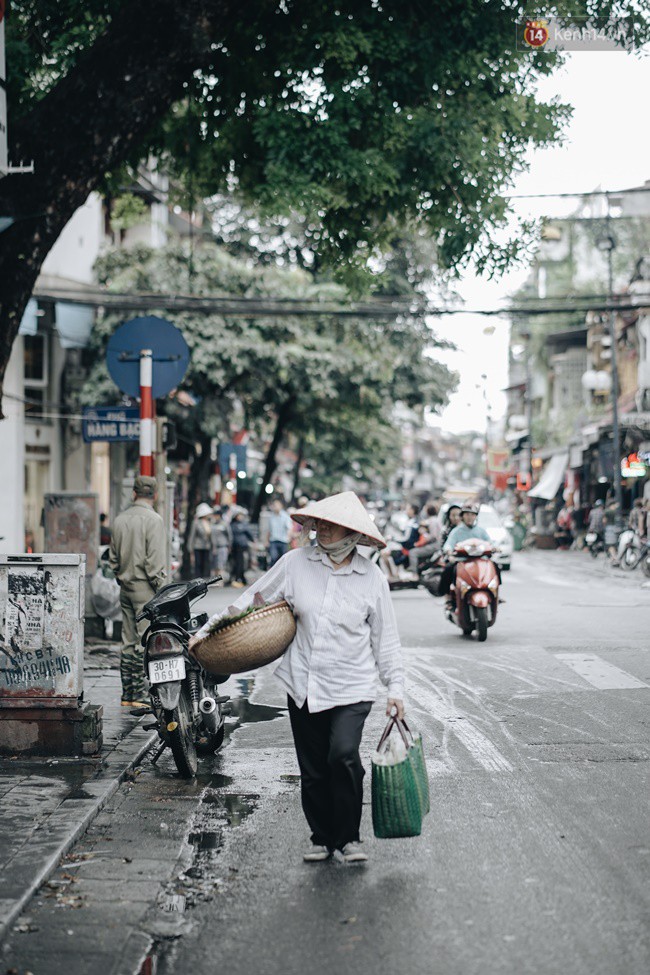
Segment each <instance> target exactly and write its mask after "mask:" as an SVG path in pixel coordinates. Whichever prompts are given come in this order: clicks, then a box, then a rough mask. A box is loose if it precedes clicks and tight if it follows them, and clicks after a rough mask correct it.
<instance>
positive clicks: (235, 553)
mask: <svg viewBox="0 0 650 975" xmlns="http://www.w3.org/2000/svg"><path fill="white" fill-rule="evenodd" d="M246 551H247V550H246V549H245V548H242V547H241V545H233V547H232V576H233V579H236V580H237V582H243V583H244V585H246V576H245V574H244V573H245V569H246Z"/></svg>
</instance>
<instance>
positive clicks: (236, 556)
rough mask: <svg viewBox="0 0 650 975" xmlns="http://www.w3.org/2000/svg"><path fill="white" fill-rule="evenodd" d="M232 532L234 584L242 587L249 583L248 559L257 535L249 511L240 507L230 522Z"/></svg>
mask: <svg viewBox="0 0 650 975" xmlns="http://www.w3.org/2000/svg"><path fill="white" fill-rule="evenodd" d="M230 530H231V532H232V562H233V570H232V576H233V577H232V585H233V586H234V587H235V589H241V587H242V586H245V585H247V582H246V560H247V557H248V552H249V549H250V545H251V542H253V541H255V537H254V535H253V532H252V530H251V526H250V524H249V522H248V513H247V512H246V511H244V510H243V508H239V509H238V510H237V511H236V513H235V515H234V517H233V520H232V522H231V524H230Z"/></svg>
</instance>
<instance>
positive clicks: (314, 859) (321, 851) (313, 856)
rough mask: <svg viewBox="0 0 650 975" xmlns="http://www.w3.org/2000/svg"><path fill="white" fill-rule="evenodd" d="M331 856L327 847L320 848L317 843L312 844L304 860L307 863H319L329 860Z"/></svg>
mask: <svg viewBox="0 0 650 975" xmlns="http://www.w3.org/2000/svg"><path fill="white" fill-rule="evenodd" d="M331 855H332V854H331V853H330V851H329V850H328V849H327V847H326V846H318V844H317V843H312V845H311V847H310V848H309V849H308V850H307V852H306V853H304V854H303V860H304V861H305V863H319V862H320V861H321V860H329V858H330V857H331Z"/></svg>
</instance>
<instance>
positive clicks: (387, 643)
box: [197, 548, 404, 712]
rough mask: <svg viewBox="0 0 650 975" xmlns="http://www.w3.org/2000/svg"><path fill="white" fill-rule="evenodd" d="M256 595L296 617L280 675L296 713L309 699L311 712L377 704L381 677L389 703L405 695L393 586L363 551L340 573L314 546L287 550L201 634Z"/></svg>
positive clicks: (210, 621) (250, 602)
mask: <svg viewBox="0 0 650 975" xmlns="http://www.w3.org/2000/svg"><path fill="white" fill-rule="evenodd" d="M256 593H260V595H261V596H262V598H263V599H264V601H265V602H266V603H272V602H276V601H277V600H279V599H286V601H287V603H288V604H289V606H290V607H291V609H292V611H293V613H294V616H295V617H296V635H295V638H294V640H293V641H292V643H291V644H290V645H289V647H288V649H287V651H286V652H285V654H284V656H283V657H282V660H281V662H280V665H279V666H278V667H277V669H276V671H275V676H276V677H277V678H278V679H279V680H280V682H281V683H282V684H283V685H284V687H285V688H286V690H287V692H288V693H289V694H290V695H291V697H292V698H293V699H294V701H295V702H296V704H297V705H298V707H302V706H303V704H304V703H305V701H308V702H309V710H310V711H311V712H317V711H325V710H327V709H328V708H333V707H337V706H338V705H341V704H355V703H357V702H359V701H374V699H375V696H376V691H377V682H376V678H377V676H379V678H380V680H381V681H382V683H383V684H385V685H386V686H387V689H388V696H389V697H395V698H403V697H404V666H403V662H402V647H401V644H400V639H399V634H398V632H397V622H396V620H395V612H394V610H393V605H392V603H391V600H390V591H389V588H388V583H387V581H386V577H385V576H384V574H383V572H382V571H381V569H379V568H378V567H377V566H376V565H373V564H372V563H371V562H369V561H368V560H367V559H364V558H363V556H361V555H359V553H358V552H355V553H354V555H353V557H352V561H351V562H350V563H349V564H348V565H345V566H343V567H342V568H340V569H336V570H334V568H333V565H332V562H331V561H330V560H329V558H328V557H327V556H326V555H325V554H324V553H322V552H321V551H320V550H319V549H317V548H299V549H295V550H293V551H291V552H287V554H286V555H283V556H282V558H281V559H279V560H278V561H277V562H276V564H275V565H274V566H273V567H272V568H271V569H269V571H268V572H266V573H265V574H264V575H263V576H262V577H261V578H260V579H258V580H257V582H255V583H253V585H252V586H250V587H249V588H248V589H247V590H246V592H244V593H243V594H242V595H241V596H240V597H239V599H237V600H236V601H235V602H234V603H233V604H232V606H231V607H228V610H225V611H224V612H222V613H216V614H215V615H214V616H213V617H212V618H211V619H210V620H209V621H208V622H207V623H206V624H205V625H204V626H203V627H202V628H201V629H200V630H199V632H198V633H197V636H199V637H201V636H205V635H207V632H208V629H209V627H210V625H211V624H212V623H214V622H215V621H216V620H219V619H221V618H222V617H224V616H226V615H230V613H231V612H232V613H234V612H241V611H243V610H244V609H247V608H248V607H249V606H250V605H252V603H253V597H254V596H255V594H256Z"/></svg>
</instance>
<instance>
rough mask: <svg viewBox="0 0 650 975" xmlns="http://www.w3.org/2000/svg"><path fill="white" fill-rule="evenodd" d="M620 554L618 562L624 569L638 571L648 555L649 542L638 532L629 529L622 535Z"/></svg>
mask: <svg viewBox="0 0 650 975" xmlns="http://www.w3.org/2000/svg"><path fill="white" fill-rule="evenodd" d="M618 553H619V554H618V562H619V565H620V567H621V568H622V569H627V570H631V569H636V567H637V565H639V563H640V562H642V560H644V559H645V558H646V556H647V554H648V542H647V540H646V539H643V538H641V536H640V535H639V534H638V532H635V531H634V530H633V529H632V528H628V529H627V530H626V531H624V532H623V533H622V534H621V537H620V539H619V548H618Z"/></svg>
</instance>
